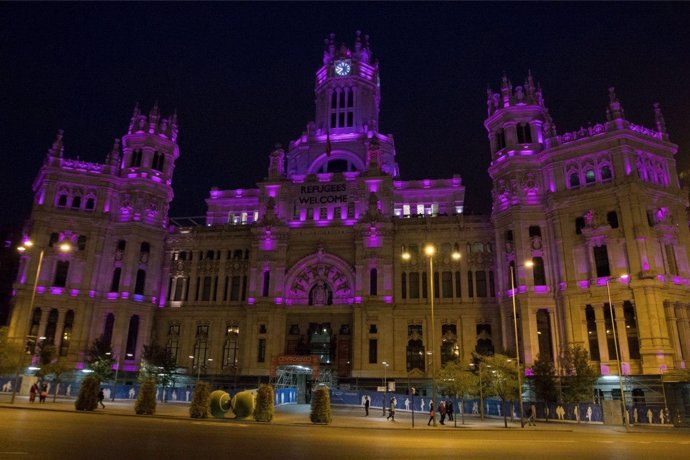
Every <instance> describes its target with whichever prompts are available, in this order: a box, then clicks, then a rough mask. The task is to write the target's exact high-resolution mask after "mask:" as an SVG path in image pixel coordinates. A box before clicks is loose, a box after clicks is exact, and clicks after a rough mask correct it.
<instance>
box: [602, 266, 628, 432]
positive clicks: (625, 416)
mask: <svg viewBox="0 0 690 460" xmlns="http://www.w3.org/2000/svg"><path fill="white" fill-rule="evenodd" d="M629 277H630V276H629V275H628V274H622V275H620V276H619V277H618V278H619V279H622V280H627V279H628V278H629ZM612 279H615V278H611V277H608V278H606V294H607V295H608V298H609V314H610V315H611V330H612V331H613V346H614V348H615V349H616V366H617V367H618V384H619V385H620V388H621V405H622V409H623V426H624V427H625V429H626V430H627V429H628V428H629V427H630V425H629V424H628V411H627V409H626V406H625V389H624V388H623V371H622V369H621V357H620V354H619V352H618V333H617V332H616V320H615V319H614V316H613V303H612V302H611V288H610V287H609V282H610V281H611V280H612Z"/></svg>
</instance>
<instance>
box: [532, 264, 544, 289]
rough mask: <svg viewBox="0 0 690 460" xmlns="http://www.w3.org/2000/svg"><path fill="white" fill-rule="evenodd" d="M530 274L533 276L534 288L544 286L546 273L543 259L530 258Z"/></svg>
mask: <svg viewBox="0 0 690 460" xmlns="http://www.w3.org/2000/svg"><path fill="white" fill-rule="evenodd" d="M532 264H533V266H532V273H533V274H534V285H535V286H546V272H545V270H544V259H542V258H541V257H532Z"/></svg>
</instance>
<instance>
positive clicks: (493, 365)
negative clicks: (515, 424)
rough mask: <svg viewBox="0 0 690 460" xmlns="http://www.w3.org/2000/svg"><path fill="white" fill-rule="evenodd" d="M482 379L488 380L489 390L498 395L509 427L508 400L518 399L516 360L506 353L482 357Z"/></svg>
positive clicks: (505, 421)
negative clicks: (506, 408)
mask: <svg viewBox="0 0 690 460" xmlns="http://www.w3.org/2000/svg"><path fill="white" fill-rule="evenodd" d="M482 361H483V362H482V366H481V367H482V380H488V386H487V389H488V392H489V394H490V395H493V396H498V398H499V399H500V400H501V405H502V406H503V407H504V410H503V424H504V426H505V427H506V428H508V416H507V414H506V411H505V402H506V401H516V400H517V399H518V396H519V395H518V380H517V379H518V374H517V373H518V369H517V366H516V365H515V364H516V363H515V360H514V359H511V358H508V357H507V356H504V355H498V354H496V355H493V356H485V357H484V358H482Z"/></svg>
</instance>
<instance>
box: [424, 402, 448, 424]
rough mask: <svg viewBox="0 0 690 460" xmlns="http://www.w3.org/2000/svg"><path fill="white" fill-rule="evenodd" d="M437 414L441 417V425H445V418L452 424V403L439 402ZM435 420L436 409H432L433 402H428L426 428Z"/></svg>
mask: <svg viewBox="0 0 690 460" xmlns="http://www.w3.org/2000/svg"><path fill="white" fill-rule="evenodd" d="M438 413H439V415H440V416H441V420H440V423H441V425H445V424H446V423H445V422H446V417H448V421H449V422H452V421H453V414H454V409H453V401H440V402H439V403H438ZM435 418H436V409H435V407H434V401H433V400H432V401H430V402H429V422H428V423H427V426H428V425H431V422H433V421H434V419H435Z"/></svg>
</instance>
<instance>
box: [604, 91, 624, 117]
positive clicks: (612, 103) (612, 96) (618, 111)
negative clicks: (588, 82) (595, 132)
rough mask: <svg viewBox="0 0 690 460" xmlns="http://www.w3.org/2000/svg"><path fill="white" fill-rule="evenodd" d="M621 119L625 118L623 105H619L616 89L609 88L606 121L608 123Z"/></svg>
mask: <svg viewBox="0 0 690 460" xmlns="http://www.w3.org/2000/svg"><path fill="white" fill-rule="evenodd" d="M621 118H625V111H624V110H623V104H621V101H619V100H618V97H617V96H616V88H614V87H613V86H611V87H610V88H609V105H608V107H607V108H606V119H607V120H608V121H613V120H618V119H621Z"/></svg>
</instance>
